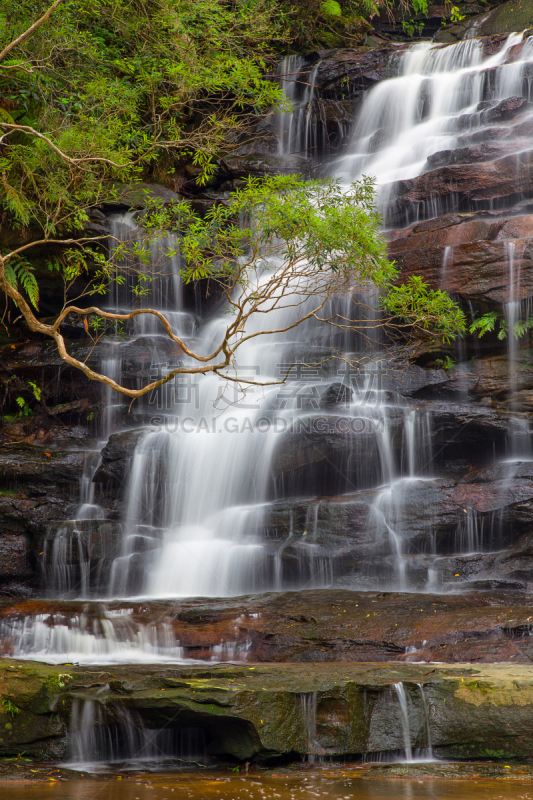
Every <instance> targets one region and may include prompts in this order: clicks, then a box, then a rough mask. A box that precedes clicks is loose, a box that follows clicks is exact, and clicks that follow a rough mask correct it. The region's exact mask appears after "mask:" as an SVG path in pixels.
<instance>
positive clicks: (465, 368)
mask: <svg viewBox="0 0 533 800" xmlns="http://www.w3.org/2000/svg"><path fill="white" fill-rule="evenodd" d="M448 374H449V384H448V388H450V389H451V390H454V391H461V392H469V393H471V394H472V395H474V396H476V397H498V398H499V397H502V396H505V395H507V394H508V393H509V392H510V390H511V383H510V381H511V378H512V381H513V388H515V389H516V390H517V391H518V392H523V391H524V390H531V389H533V363H531V357H530V355H529V352H528V351H527V350H519V351H518V352H517V353H516V356H515V358H514V360H513V369H512V373H511V370H510V364H509V358H508V356H507V355H499V356H486V357H484V358H476V359H472V360H471V361H468V362H466V363H465V364H460V365H458V366H456V367H454V368H453V369H451V370H450V371H449V373H448ZM509 405H510V404H509ZM514 407H515V408H516V406H514ZM517 410H518V409H517Z"/></svg>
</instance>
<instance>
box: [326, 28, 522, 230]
mask: <svg viewBox="0 0 533 800" xmlns="http://www.w3.org/2000/svg"><path fill="white" fill-rule="evenodd" d="M522 38H523V34H521V33H512V34H510V35H509V37H508V38H507V40H506V41H505V42H504V44H503V46H502V47H501V49H500V50H498V51H497V52H496V53H494V54H493V55H490V56H487V57H484V56H483V43H482V41H481V40H478V39H470V40H466V41H464V42H459V43H458V44H455V45H452V46H442V45H432V44H429V43H423V44H419V45H416V46H414V47H411V48H409V50H407V51H406V52H405V53H404V54H402V55H401V56H399V57H398V58H397V76H396V77H394V78H391V79H389V80H384V81H381V82H380V83H378V84H377V86H375V87H374V88H373V89H372V90H371V91H369V92H368V93H367V94H366V96H365V98H364V101H363V104H362V108H361V110H360V112H359V114H358V116H357V120H356V123H355V126H354V129H353V134H352V144H351V146H350V147H349V148H348V152H347V153H346V155H344V156H343V157H341V158H340V159H339V160H338V161H337V162H336V164H335V169H336V172H337V174H339V175H340V176H342V177H343V178H344V179H345V180H354V179H357V178H359V177H361V175H373V176H375V178H376V180H377V184H378V187H379V203H380V208H381V210H382V213H383V214H384V216H385V218H387V217H388V216H389V213H390V207H391V206H392V205H393V203H394V199H395V194H396V192H397V184H398V182H399V181H405V180H410V179H413V178H415V177H417V176H418V175H420V174H421V173H423V172H425V171H426V170H427V169H428V168H429V167H431V166H432V165H431V157H432V156H434V155H435V154H437V153H442V152H445V151H454V150H456V149H458V148H460V147H464V146H465V145H468V144H472V143H475V142H476V139H475V137H474V136H473V135H472V136H471V138H470V139H469V138H468V136H469V134H474V133H477V134H478V135H479V132H480V131H481V130H483V129H488V128H490V126H491V124H494V123H493V122H491V120H492V117H491V116H490V115H489V114H488V113H487V110H488V109H490V108H491V107H493V106H494V105H496V104H497V103H498V101H501V100H505V99H507V98H510V97H515V96H519V97H520V96H523V95H524V92H525V93H526V97H527V98H529V93H530V77H529V70H528V67H529V65H530V64H531V61H532V59H533V39H528V40H527V41H526V43H525V45H524V47H523V49H522V51H521V54H520V56H519V57H518V58H515V57H514V56H513V55H512V54H511V53H510V51H511V50H512V48H513V47H514V46H515V45H517V44H518V43H519V42H521V41H522ZM521 119H523V118H521ZM517 136H519V137H520V134H519V133H517ZM489 138H490V137H489ZM478 141H483V139H478ZM524 149H529V143H528V137H527V136H526V137H524ZM428 159H429V160H428ZM446 163H453V162H452V161H451V160H450V159H449V158H448V159H447V160H445V161H444V162H443V164H446ZM447 202H449V203H451V204H452V205H451V207H452V208H453V202H454V200H453V197H451V198H448V200H447ZM431 203H433V205H431ZM445 211H446V207H445V206H443V204H442V201H438V200H434V201H430V204H429V206H426V207H423V208H422V207H420V208H417V209H413V210H412V211H411V213H410V217H408V220H409V221H414V220H415V219H416V218H417V214H420V215H421V216H422V217H428V216H438V215H439V214H442V213H444V212H445Z"/></svg>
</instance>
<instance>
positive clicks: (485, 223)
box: [388, 214, 533, 304]
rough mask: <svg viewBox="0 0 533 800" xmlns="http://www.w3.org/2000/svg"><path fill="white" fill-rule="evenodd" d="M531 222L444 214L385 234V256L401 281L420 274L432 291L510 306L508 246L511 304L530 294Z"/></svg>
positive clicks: (525, 218)
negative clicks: (511, 245)
mask: <svg viewBox="0 0 533 800" xmlns="http://www.w3.org/2000/svg"><path fill="white" fill-rule="evenodd" d="M532 225H533V217H532V216H530V215H524V216H519V217H510V218H505V217H504V218H502V219H490V218H479V217H473V216H471V215H460V214H453V215H445V216H444V217H440V218H439V219H435V220H428V221H427V222H423V223H418V224H416V225H413V226H412V227H410V228H406V229H404V230H402V231H395V232H390V233H389V241H390V244H389V246H388V252H389V256H390V257H391V258H393V259H394V260H395V261H396V262H397V264H398V266H399V268H400V269H401V276H400V280H402V281H405V280H406V279H407V278H408V277H409V276H410V275H423V276H424V279H425V280H427V281H428V282H429V283H430V285H431V286H432V287H433V288H442V289H445V290H447V291H448V292H451V293H452V294H457V295H459V296H460V297H463V298H465V299H466V300H476V301H481V300H483V301H488V302H490V303H498V304H503V303H507V302H509V298H510V296H511V292H510V280H511V274H510V265H509V244H508V243H509V241H511V242H513V243H514V246H515V249H514V258H515V269H516V270H517V271H518V272H515V274H520V282H519V283H517V284H515V287H514V291H515V299H522V298H526V297H529V296H530V295H531V294H532V293H533V248H532V247H531V244H530V231H531V227H532Z"/></svg>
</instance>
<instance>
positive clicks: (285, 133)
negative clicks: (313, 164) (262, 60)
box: [274, 55, 320, 158]
mask: <svg viewBox="0 0 533 800" xmlns="http://www.w3.org/2000/svg"><path fill="white" fill-rule="evenodd" d="M319 63H320V62H318V63H317V64H315V65H314V66H307V64H306V59H305V58H304V57H303V56H298V55H294V56H286V57H285V58H283V59H282V60H281V62H280V64H279V67H278V70H277V74H278V75H279V83H280V86H281V88H282V89H283V91H284V93H285V96H286V98H287V100H288V101H289V102H290V104H291V109H290V110H289V111H284V112H280V113H279V114H276V115H275V117H274V131H275V133H276V137H277V140H278V154H279V155H281V156H286V155H292V154H294V155H300V156H302V157H304V158H313V156H314V155H316V149H317V138H316V129H317V126H316V121H315V119H314V109H313V100H314V97H315V78H316V73H317V71H318V67H319Z"/></svg>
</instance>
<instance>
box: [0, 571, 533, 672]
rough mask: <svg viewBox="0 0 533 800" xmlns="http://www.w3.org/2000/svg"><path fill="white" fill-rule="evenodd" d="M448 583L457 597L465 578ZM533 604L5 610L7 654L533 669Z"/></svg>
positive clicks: (330, 601)
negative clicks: (453, 584)
mask: <svg viewBox="0 0 533 800" xmlns="http://www.w3.org/2000/svg"><path fill="white" fill-rule="evenodd" d="M478 558H479V557H478ZM474 560H475V558H474ZM454 569H455V570H456V572H457V571H458V570H462V571H463V572H464V570H465V569H468V565H465V564H456V565H455V566H454ZM451 580H452V581H453V580H455V581H456V582H457V586H458V587H460V585H461V577H460V575H459V574H457V575H456V576H454V575H453V573H452V576H451ZM491 584H492V585H494V584H496V581H494V580H493V581H491V580H487V581H486V588H489V587H490V586H491ZM496 585H497V584H496ZM532 599H533V598H532V597H531V595H528V594H525V593H521V592H516V591H512V590H510V589H509V588H507V590H506V591H502V590H498V589H497V588H493V589H492V591H480V592H476V593H470V594H468V593H466V594H449V595H431V594H404V593H402V594H391V593H386V592H379V593H378V592H353V591H343V590H332V589H324V590H315V591H306V592H285V593H279V594H277V593H271V594H263V595H253V596H250V597H238V598H223V599H212V598H211V599H205V600H202V599H194V600H180V601H175V600H174V601H166V602H165V601H154V600H151V601H149V602H144V603H143V602H142V601H131V600H130V601H122V602H120V601H109V602H107V603H106V602H94V601H93V602H80V601H77V602H68V601H45V600H42V601H33V602H26V603H22V604H20V605H18V606H17V605H14V606H13V605H6V606H4V608H3V609H1V611H0V652H3V653H4V654H5V655H6V656H9V655H16V656H17V657H22V658H30V659H31V658H35V659H42V660H46V661H52V662H56V663H62V662H63V661H65V660H70V661H76V662H81V663H88V664H95V663H99V664H102V663H104V664H113V665H114V664H117V663H122V664H124V663H126V664H128V663H140V664H142V663H144V664H148V665H150V664H151V663H153V662H154V661H155V660H157V661H160V662H162V663H165V662H175V661H176V660H179V659H194V660H199V659H205V660H206V661H207V662H214V661H242V662H246V663H247V662H262V663H265V662H278V663H279V662H282V663H288V662H295V663H296V662H299V663H300V666H299V667H298V669H299V670H300V671H301V672H302V673H305V670H306V667H302V666H301V664H302V663H304V664H307V663H311V662H335V663H338V662H363V661H369V660H371V661H379V662H383V661H394V662H402V661H404V662H405V661H407V662H425V661H427V662H449V663H454V662H466V661H469V662H501V661H508V662H511V661H512V662H513V663H515V664H516V663H521V664H530V663H531V661H532V660H533V636H532V635H531V634H532V633H533V622H532ZM111 669H113V670H114V666H113V667H111Z"/></svg>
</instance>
